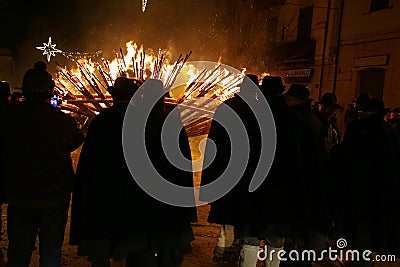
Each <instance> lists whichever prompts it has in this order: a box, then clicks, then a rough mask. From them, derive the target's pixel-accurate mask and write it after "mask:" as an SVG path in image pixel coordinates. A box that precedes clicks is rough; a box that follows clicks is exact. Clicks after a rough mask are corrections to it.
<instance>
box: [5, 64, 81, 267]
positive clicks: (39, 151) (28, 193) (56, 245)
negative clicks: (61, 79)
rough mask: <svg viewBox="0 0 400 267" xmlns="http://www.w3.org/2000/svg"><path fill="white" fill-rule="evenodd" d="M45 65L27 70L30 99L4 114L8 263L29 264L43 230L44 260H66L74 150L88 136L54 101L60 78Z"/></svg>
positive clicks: (46, 266) (45, 264) (47, 264)
mask: <svg viewBox="0 0 400 267" xmlns="http://www.w3.org/2000/svg"><path fill="white" fill-rule="evenodd" d="M43 65H44V66H43ZM45 67H46V66H45V64H44V63H42V64H35V68H34V69H29V70H28V71H27V72H26V73H25V75H24V78H23V81H22V91H23V93H24V95H25V97H26V98H27V100H26V101H25V102H24V103H22V104H21V105H17V106H11V107H10V108H9V109H7V110H5V111H4V112H3V113H2V114H1V122H2V125H3V127H2V130H1V131H0V156H1V171H2V176H3V177H4V184H5V193H6V196H7V200H8V210H7V233H8V238H9V246H8V263H7V266H8V267H24V266H26V267H28V266H29V262H30V260H31V254H32V251H33V249H34V245H35V240H36V236H37V235H39V241H40V244H39V254H40V266H41V267H57V266H60V265H61V262H60V257H61V246H62V243H63V240H64V231H65V225H66V223H67V217H68V208H69V202H70V194H71V191H72V187H73V182H74V173H73V169H72V160H71V156H70V153H71V152H72V151H74V150H75V149H76V148H78V147H79V146H80V144H81V143H82V142H83V135H82V134H81V133H80V132H79V131H78V129H77V127H76V122H75V120H74V119H73V118H72V117H71V116H70V115H67V114H64V113H63V112H61V111H60V110H59V109H55V108H53V107H52V106H51V105H50V103H49V99H50V97H51V96H52V95H53V88H54V82H53V80H52V77H51V75H50V74H49V73H48V72H46V68H45Z"/></svg>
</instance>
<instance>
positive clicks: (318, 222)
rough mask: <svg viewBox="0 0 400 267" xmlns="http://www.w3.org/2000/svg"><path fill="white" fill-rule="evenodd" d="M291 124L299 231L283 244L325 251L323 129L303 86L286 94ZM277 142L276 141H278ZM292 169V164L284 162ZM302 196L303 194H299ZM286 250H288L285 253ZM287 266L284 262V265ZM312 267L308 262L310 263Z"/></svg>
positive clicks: (291, 89)
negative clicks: (295, 155)
mask: <svg viewBox="0 0 400 267" xmlns="http://www.w3.org/2000/svg"><path fill="white" fill-rule="evenodd" d="M285 100H286V105H287V106H288V109H289V112H290V115H291V117H293V124H294V127H295V130H294V132H295V135H296V142H297V144H298V148H297V149H298V151H299V152H298V153H299V154H300V156H299V163H298V164H299V166H298V167H297V171H296V179H297V180H298V181H300V185H299V186H298V188H297V190H298V191H299V192H298V193H297V194H298V200H297V201H296V203H297V204H296V205H297V206H298V207H303V209H302V213H301V214H300V215H299V223H298V227H299V229H302V230H303V232H299V233H298V235H297V238H294V239H293V240H291V241H290V238H291V237H290V238H289V239H288V240H286V241H287V242H286V241H285V246H287V247H286V249H288V250H291V249H293V247H298V248H299V249H300V250H302V249H314V250H316V251H321V250H323V249H324V248H325V242H324V241H323V240H324V238H323V235H322V233H325V230H326V227H327V225H328V220H327V213H326V201H325V199H326V198H325V188H324V183H323V179H324V170H325V165H326V160H327V151H326V149H325V144H324V136H323V126H322V124H321V122H320V121H319V119H318V118H317V117H316V116H315V115H314V114H313V112H312V110H311V102H312V99H311V98H310V92H309V90H308V89H307V87H305V86H304V85H301V84H292V85H291V86H290V87H289V90H288V91H287V93H286V94H285ZM278 142H279V140H278ZM287 164H291V165H287V166H292V165H293V164H294V162H291V163H289V162H288V163H287ZM300 192H301V193H300ZM302 193H303V194H304V195H302ZM288 250H287V251H288ZM286 264H289V263H288V262H286V263H283V266H286ZM309 266H311V262H309Z"/></svg>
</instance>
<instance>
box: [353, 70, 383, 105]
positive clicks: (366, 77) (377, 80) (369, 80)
mask: <svg viewBox="0 0 400 267" xmlns="http://www.w3.org/2000/svg"><path fill="white" fill-rule="evenodd" d="M385 73H386V70H385V69H382V68H368V69H364V70H361V71H359V73H358V77H359V86H360V88H359V89H360V94H361V93H370V94H371V95H372V96H373V97H374V98H376V99H380V100H382V99H383V88H384V86H385Z"/></svg>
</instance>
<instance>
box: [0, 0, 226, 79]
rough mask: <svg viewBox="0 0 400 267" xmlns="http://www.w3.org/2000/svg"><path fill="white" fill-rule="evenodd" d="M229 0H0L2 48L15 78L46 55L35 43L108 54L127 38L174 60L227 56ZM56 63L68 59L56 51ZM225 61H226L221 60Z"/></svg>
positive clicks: (215, 58) (216, 58) (213, 59)
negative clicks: (9, 56)
mask: <svg viewBox="0 0 400 267" xmlns="http://www.w3.org/2000/svg"><path fill="white" fill-rule="evenodd" d="M230 3H232V2H231V1H227V0H226V1H225V0H219V1H215V0H214V1H210V0H148V3H147V9H146V12H145V13H143V12H142V11H141V4H142V3H141V0H96V1H95V0H87V1H84V0H70V1H62V0H61V1H56V0H54V1H50V0H40V1H38V0H0V25H1V26H0V27H1V36H2V37H1V41H0V47H1V48H6V49H9V50H10V51H11V53H12V55H13V57H14V60H15V71H14V72H15V73H16V75H18V76H19V77H16V79H15V80H16V81H19V80H20V79H21V78H22V75H23V73H24V71H25V70H26V69H27V68H30V67H32V65H33V63H34V62H35V61H37V60H46V58H45V57H44V56H43V55H42V52H41V51H39V50H37V49H36V48H35V47H36V46H42V43H43V42H46V43H47V40H48V37H49V36H51V37H52V40H53V44H57V46H56V48H59V49H61V50H63V51H66V52H94V51H97V50H101V51H103V55H104V56H105V57H107V58H110V57H112V53H113V51H119V48H123V49H124V48H125V43H126V42H127V41H130V40H133V41H135V42H137V43H138V44H143V45H144V48H145V49H149V48H152V49H154V50H156V51H157V50H158V49H159V48H161V49H163V50H165V51H168V53H169V54H170V55H171V60H172V61H174V60H175V59H176V58H177V57H178V56H179V54H181V53H183V54H185V53H187V52H189V51H190V50H193V55H192V57H191V60H209V61H217V60H218V58H219V56H222V57H223V58H224V57H228V54H229V44H230V43H231V42H232V40H229V35H230V29H229V28H230V27H229V21H230V17H229V13H228V12H227V7H229V5H230ZM55 62H57V63H60V64H68V62H67V61H65V59H64V58H63V57H62V56H57V57H56V58H55V59H54V58H52V61H51V62H50V63H49V64H48V65H49V70H51V71H55ZM224 63H225V62H224Z"/></svg>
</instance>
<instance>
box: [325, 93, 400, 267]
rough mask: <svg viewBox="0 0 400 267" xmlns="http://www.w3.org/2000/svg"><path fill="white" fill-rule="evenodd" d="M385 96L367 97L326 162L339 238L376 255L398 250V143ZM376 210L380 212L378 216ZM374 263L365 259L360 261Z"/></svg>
mask: <svg viewBox="0 0 400 267" xmlns="http://www.w3.org/2000/svg"><path fill="white" fill-rule="evenodd" d="M385 112H386V110H385V108H384V103H383V102H382V101H381V100H378V99H373V98H369V99H366V100H365V102H364V103H363V105H362V107H361V108H360V112H359V116H357V118H356V119H354V120H353V121H352V122H351V123H350V124H349V126H348V127H347V129H346V131H345V133H344V137H343V142H341V143H339V144H338V145H336V146H334V147H333V149H332V152H331V155H330V158H329V162H328V171H327V173H328V174H329V177H328V178H329V179H327V181H329V182H333V183H332V184H331V185H330V186H329V187H328V188H329V189H330V190H331V191H330V192H328V193H329V195H332V196H333V195H334V196H337V195H338V194H339V195H340V197H335V198H334V201H333V203H332V204H331V207H330V209H329V210H330V211H331V212H332V217H333V218H334V221H335V228H336V232H337V237H340V238H344V239H346V240H347V242H348V244H349V246H351V247H352V248H353V249H355V250H358V251H361V250H366V249H367V250H370V251H374V252H377V254H378V255H391V254H396V253H398V251H400V229H399V227H398V226H399V225H400V214H399V213H398V212H390V211H394V210H398V207H399V205H400V188H399V181H400V168H399V162H400V158H399V156H400V145H399V139H398V138H397V137H396V135H395V133H394V131H393V129H392V128H391V127H390V126H389V125H388V124H387V122H385V121H384V119H383V117H384V114H385ZM372 211H379V216H377V214H375V213H374V212H372ZM354 266H372V265H371V261H364V260H363V259H361V261H360V262H358V265H354Z"/></svg>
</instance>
